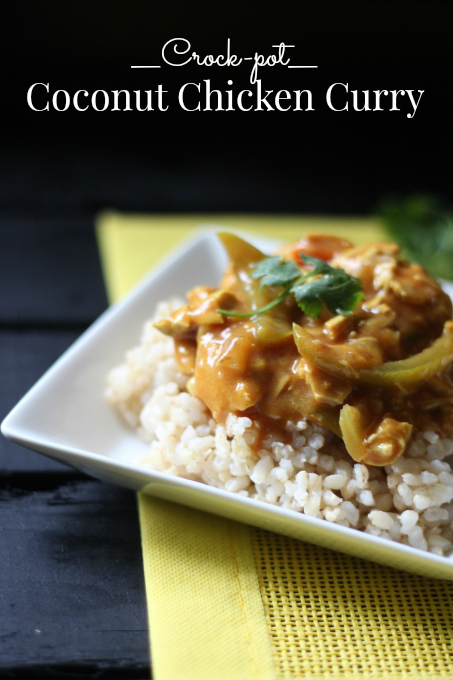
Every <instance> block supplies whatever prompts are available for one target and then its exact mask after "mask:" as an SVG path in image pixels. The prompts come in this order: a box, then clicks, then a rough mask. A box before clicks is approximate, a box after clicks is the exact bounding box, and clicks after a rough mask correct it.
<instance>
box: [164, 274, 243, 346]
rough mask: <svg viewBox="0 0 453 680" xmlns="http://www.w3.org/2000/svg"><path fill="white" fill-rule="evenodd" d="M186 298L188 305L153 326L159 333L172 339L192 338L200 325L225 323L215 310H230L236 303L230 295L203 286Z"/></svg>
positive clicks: (234, 298)
mask: <svg viewBox="0 0 453 680" xmlns="http://www.w3.org/2000/svg"><path fill="white" fill-rule="evenodd" d="M187 297H188V300H189V302H188V304H186V305H183V306H182V307H180V309H177V310H176V312H173V314H170V316H167V317H166V318H165V319H162V320H161V321H158V322H157V323H155V324H154V326H155V327H156V328H157V329H158V330H159V331H161V332H162V333H165V335H171V336H172V337H173V338H184V337H188V336H189V337H190V336H193V335H194V333H195V332H196V330H197V328H198V327H199V326H201V325H208V324H223V323H225V316H224V315H223V314H219V312H218V311H217V309H232V308H233V307H234V306H235V305H236V303H237V299H236V297H235V296H234V295H233V294H232V293H229V292H227V291H224V290H217V289H215V288H207V287H205V286H198V287H197V288H194V289H193V290H191V291H190V292H189V293H188V296H187Z"/></svg>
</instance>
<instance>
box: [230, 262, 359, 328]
mask: <svg viewBox="0 0 453 680" xmlns="http://www.w3.org/2000/svg"><path fill="white" fill-rule="evenodd" d="M299 257H300V259H301V260H302V261H303V262H305V263H306V264H310V265H312V266H313V269H311V270H310V271H309V272H308V273H307V274H303V275H302V276H301V274H300V269H299V267H298V266H297V265H296V263H295V262H293V261H291V260H290V261H282V258H281V257H280V255H275V256H273V257H267V258H265V259H264V260H261V261H260V262H258V264H256V265H255V266H254V267H253V270H252V273H251V276H252V278H254V279H261V282H260V290H262V288H263V286H283V292H282V293H281V294H280V295H278V296H277V297H276V298H275V299H274V300H272V301H271V302H269V304H267V305H265V306H264V307H261V308H260V309H254V310H253V311H251V312H244V313H240V312H232V311H228V310H226V309H218V310H217V311H218V312H219V313H220V314H224V315H225V316H234V317H239V318H244V319H246V318H249V317H251V316H255V314H263V313H264V312H267V311H269V310H270V309H272V308H273V307H275V306H276V305H278V304H279V303H280V302H282V300H284V299H285V298H286V297H287V296H288V295H291V294H292V295H294V297H295V299H296V302H297V304H298V306H299V308H300V309H301V310H302V311H303V312H304V314H306V315H307V316H310V317H313V318H317V317H319V315H320V314H321V310H322V305H323V303H324V304H325V305H326V307H327V309H328V310H329V311H330V312H332V314H341V315H343V316H349V315H350V314H352V312H353V310H354V308H355V307H356V306H357V304H358V303H359V301H360V299H361V298H362V297H363V292H362V291H363V288H362V284H361V282H360V280H359V279H357V278H356V277H355V276H351V275H350V274H347V273H346V272H345V271H344V269H335V268H334V267H331V266H330V265H329V264H327V262H324V260H319V259H318V258H317V257H310V256H309V255H303V254H302V253H299ZM318 275H321V278H313V277H315V276H318ZM310 279H312V280H310Z"/></svg>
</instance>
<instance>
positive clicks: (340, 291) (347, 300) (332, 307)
mask: <svg viewBox="0 0 453 680" xmlns="http://www.w3.org/2000/svg"><path fill="white" fill-rule="evenodd" d="M331 269H332V272H335V273H329V274H326V275H324V276H323V277H322V278H320V279H315V280H314V281H310V282H307V283H302V284H299V282H296V283H295V284H294V285H293V286H292V287H291V293H294V296H295V298H296V301H297V304H298V305H299V307H300V309H301V310H302V311H303V312H305V314H306V315H307V316H311V317H315V318H316V317H318V316H319V315H320V314H321V310H322V303H323V302H324V304H325V305H326V307H327V309H328V310H329V312H332V314H341V315H342V316H349V315H350V314H352V312H353V310H354V308H355V307H356V305H357V304H358V302H359V301H360V299H361V298H362V297H363V293H361V290H362V284H361V283H360V281H359V280H358V279H356V278H355V277H353V276H350V275H349V274H346V272H345V271H344V270H343V269H334V268H333V267H331Z"/></svg>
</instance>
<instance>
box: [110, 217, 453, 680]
mask: <svg viewBox="0 0 453 680" xmlns="http://www.w3.org/2000/svg"><path fill="white" fill-rule="evenodd" d="M202 224H211V225H212V224H218V225H219V226H223V227H225V226H230V227H234V228H238V229H242V230H244V231H248V232H250V233H260V234H263V235H266V236H276V237H278V238H279V239H287V240H295V239H296V238H298V237H299V236H300V235H301V234H303V233H307V232H329V233H339V234H340V235H342V236H345V237H346V238H350V240H352V241H353V242H355V243H357V244H358V243H362V242H365V241H369V240H375V239H378V238H380V236H382V235H381V234H380V232H379V229H378V226H377V225H376V224H375V223H374V222H372V221H371V220H358V219H351V220H346V219H320V218H295V217H276V218H271V217H260V216H256V217H249V216H247V217H241V216H234V217H232V216H225V215H224V216H209V217H206V216H190V217H174V216H165V217H146V216H122V215H117V214H113V213H111V214H105V215H102V216H101V217H100V218H99V220H98V225H97V227H98V230H97V232H98V239H99V246H100V253H101V259H102V264H103V269H104V275H105V280H106V285H107V290H108V292H109V296H110V299H111V301H113V300H116V299H118V298H119V297H121V296H122V295H124V294H125V293H126V292H127V290H128V289H129V288H130V287H131V286H132V285H133V284H134V283H135V282H136V281H137V280H138V279H139V278H140V277H141V276H142V275H143V274H144V273H145V272H146V271H147V270H148V269H149V268H150V267H152V266H153V265H154V264H155V263H156V261H157V260H158V259H159V258H160V257H161V256H162V255H164V254H165V253H167V252H168V250H169V249H170V248H171V247H172V246H173V245H175V244H176V243H177V242H179V241H180V240H181V239H182V238H184V237H186V236H187V235H188V234H189V233H190V232H191V231H192V230H193V229H195V228H196V227H199V226H200V225H202ZM138 500H139V512H140V526H141V533H142V545H143V560H144V571H145V581H146V591H147V600H148V614H149V625H150V637H151V660H152V667H153V677H154V678H155V680H182V679H184V680H242V679H243V680H248V679H253V680H295V679H296V678H310V680H321V679H322V680H327V679H329V680H347V679H349V678H351V680H359V679H360V680H374V679H376V680H377V679H378V678H379V679H381V678H388V679H391V680H393V679H395V680H396V679H397V680H400V679H401V680H402V679H404V678H407V679H408V680H409V679H410V680H419V679H420V680H422V679H423V678H449V677H452V675H453V671H452V669H453V642H452V641H453V606H452V600H453V597H452V596H453V583H451V582H447V581H438V580H432V579H426V578H422V577H420V576H414V575H411V574H407V573H405V572H400V571H396V570H393V569H390V568H386V567H383V566H380V565H376V564H374V563H371V562H366V561H364V560H359V559H356V558H353V557H349V556H346V555H342V554H340V553H336V552H332V551H329V550H325V549H322V548H318V547H316V546H312V545H309V544H306V543H302V542H301V541H296V540H293V539H290V538H286V537H284V536H279V535H277V534H273V533H271V532H268V531H264V530H261V529H256V528H253V527H247V526H245V525H242V524H238V523H235V522H232V521H230V520H226V519H223V518H219V517H216V516H213V515H209V514H206V513H203V512H200V511H196V510H192V509H189V508H185V507H182V506H179V505H176V504H173V503H169V502H167V501H162V500H158V499H154V498H151V497H148V496H144V495H141V494H139V498H138Z"/></svg>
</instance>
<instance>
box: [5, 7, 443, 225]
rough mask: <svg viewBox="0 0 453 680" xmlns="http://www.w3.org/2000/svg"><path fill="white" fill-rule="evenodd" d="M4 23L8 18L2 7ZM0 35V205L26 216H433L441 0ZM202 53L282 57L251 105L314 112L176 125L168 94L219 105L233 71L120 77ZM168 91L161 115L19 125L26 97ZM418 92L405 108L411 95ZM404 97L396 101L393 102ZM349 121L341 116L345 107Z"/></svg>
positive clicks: (108, 18)
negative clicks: (288, 62) (174, 51)
mask: <svg viewBox="0 0 453 680" xmlns="http://www.w3.org/2000/svg"><path fill="white" fill-rule="evenodd" d="M4 7H5V5H4ZM6 7H7V9H6V17H5V19H6V20H5V22H4V24H3V29H2V32H3V40H2V41H1V45H0V50H1V52H2V59H1V68H2V81H3V85H2V117H3V120H4V122H3V125H2V153H1V166H2V167H1V168H0V171H1V178H2V181H1V186H0V192H1V193H0V206H1V207H2V208H3V210H4V211H8V210H10V211H17V210H21V211H22V212H24V213H31V214H33V215H36V214H37V213H38V212H39V213H43V214H60V215H61V214H66V213H67V211H68V210H78V211H84V212H85V213H91V214H92V213H93V212H95V211H96V210H99V209H102V208H104V207H106V206H108V207H116V208H120V209H124V210H148V211H158V212H162V211H165V212H171V211H203V212H209V211H215V210H217V211H263V212H265V211H278V212H301V211H302V212H317V213H338V212H340V213H368V212H370V211H372V210H373V209H374V208H375V206H376V204H377V203H378V202H379V200H380V199H381V198H382V197H383V196H385V195H387V194H393V193H396V194H407V193H413V192H419V191H424V192H431V193H433V192H434V193H437V194H440V195H441V196H443V197H444V198H446V199H447V200H448V198H449V193H450V186H451V179H450V172H449V141H450V120H451V113H450V106H451V99H452V97H451V82H452V79H451V75H452V57H451V26H452V19H453V7H452V4H451V3H450V2H445V3H441V2H416V1H415V2H349V1H344V2H323V1H322V0H321V1H320V2H308V3H307V2H299V3H295V2H291V3H286V2H278V3H276V2H274V3H266V2H244V3H235V2H228V3H225V2H220V3H218V2H216V3H211V2H194V3H187V2H175V1H174V0H173V1H169V2H165V3H163V2H159V3H158V2H141V1H136V2H117V1H110V2H103V1H100V2H96V3H93V2H62V3H57V2H40V3H24V2H17V3H9V4H8V5H6ZM175 37H184V38H187V39H188V40H189V41H190V42H191V45H192V48H193V50H196V51H197V52H198V53H199V54H202V55H204V54H214V55H217V54H219V53H222V52H224V51H225V49H226V40H227V38H230V39H231V41H232V48H233V51H234V52H235V53H236V54H238V55H239V56H251V55H253V54H254V52H260V53H262V54H265V55H267V54H269V53H270V52H271V51H272V49H271V45H273V44H276V43H279V42H281V41H283V42H286V43H287V44H294V45H296V47H295V48H294V49H293V50H290V53H291V56H292V63H293V64H297V63H301V64H316V65H318V67H319V68H318V69H317V70H288V69H286V68H283V67H275V68H273V69H272V68H263V69H261V72H260V75H261V77H262V82H263V87H264V88H266V89H274V90H278V89H289V90H293V89H305V88H308V89H310V90H312V92H313V97H314V105H315V111H314V112H286V113H282V112H265V111H263V112H253V113H242V112H240V111H235V112H211V113H209V112H194V113H189V112H184V111H182V110H181V109H180V107H179V106H178V104H177V99H176V97H177V92H178V90H179V87H180V86H181V85H182V84H183V83H185V82H201V81H202V80H203V79H206V78H210V79H211V81H212V85H213V87H214V86H217V87H219V88H221V89H226V88H227V84H226V81H227V79H228V78H232V79H233V81H234V89H235V90H240V89H243V88H244V87H246V86H247V83H248V66H246V65H244V66H241V67H239V68H237V69H231V68H230V69H226V68H223V69H222V68H218V67H212V68H207V67H195V66H193V65H189V66H186V67H183V68H172V67H169V66H164V67H163V68H161V69H159V70H141V71H137V70H131V68H130V66H131V65H136V64H158V63H162V62H161V58H160V54H161V49H162V46H163V45H164V43H165V42H166V41H167V40H170V39H171V38H175ZM35 82H44V83H49V86H50V90H51V92H53V91H55V90H57V89H65V90H68V91H69V92H70V93H73V92H75V91H76V90H77V89H86V90H88V91H89V92H92V91H94V90H95V89H104V90H112V89H128V90H131V91H132V90H134V89H142V90H145V89H154V88H155V87H156V86H157V84H159V83H162V84H163V87H164V89H166V90H168V91H169V93H170V94H169V95H168V96H169V101H170V104H171V106H170V109H169V110H168V111H167V112H158V111H156V112H149V113H139V112H111V111H106V112H104V113H101V112H93V111H87V112H85V113H79V112H76V111H73V110H72V111H67V112H56V111H51V112H48V113H47V112H43V113H37V112H34V111H31V110H30V108H29V107H28V105H27V103H26V93H27V90H28V88H29V87H30V86H31V85H32V84H33V83H35ZM334 82H342V83H348V84H349V89H350V90H352V89H357V90H364V89H366V90H374V89H388V90H390V89H403V90H404V89H413V90H415V91H417V90H419V89H420V90H424V94H423V96H422V98H421V101H420V105H419V108H418V110H417V112H416V114H415V117H414V118H412V119H408V118H407V117H406V110H405V109H406V107H407V106H408V104H407V103H406V104H405V106H404V105H403V107H402V108H403V110H402V111H401V112H389V111H388V110H387V111H383V112H372V111H370V112H355V111H352V110H349V111H348V112H341V113H336V112H333V111H331V110H329V109H328V107H327V105H326V103H325V92H326V90H327V88H328V86H329V85H331V84H332V83H334ZM416 94H417V93H416ZM406 99H407V97H406ZM350 108H351V106H350Z"/></svg>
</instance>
